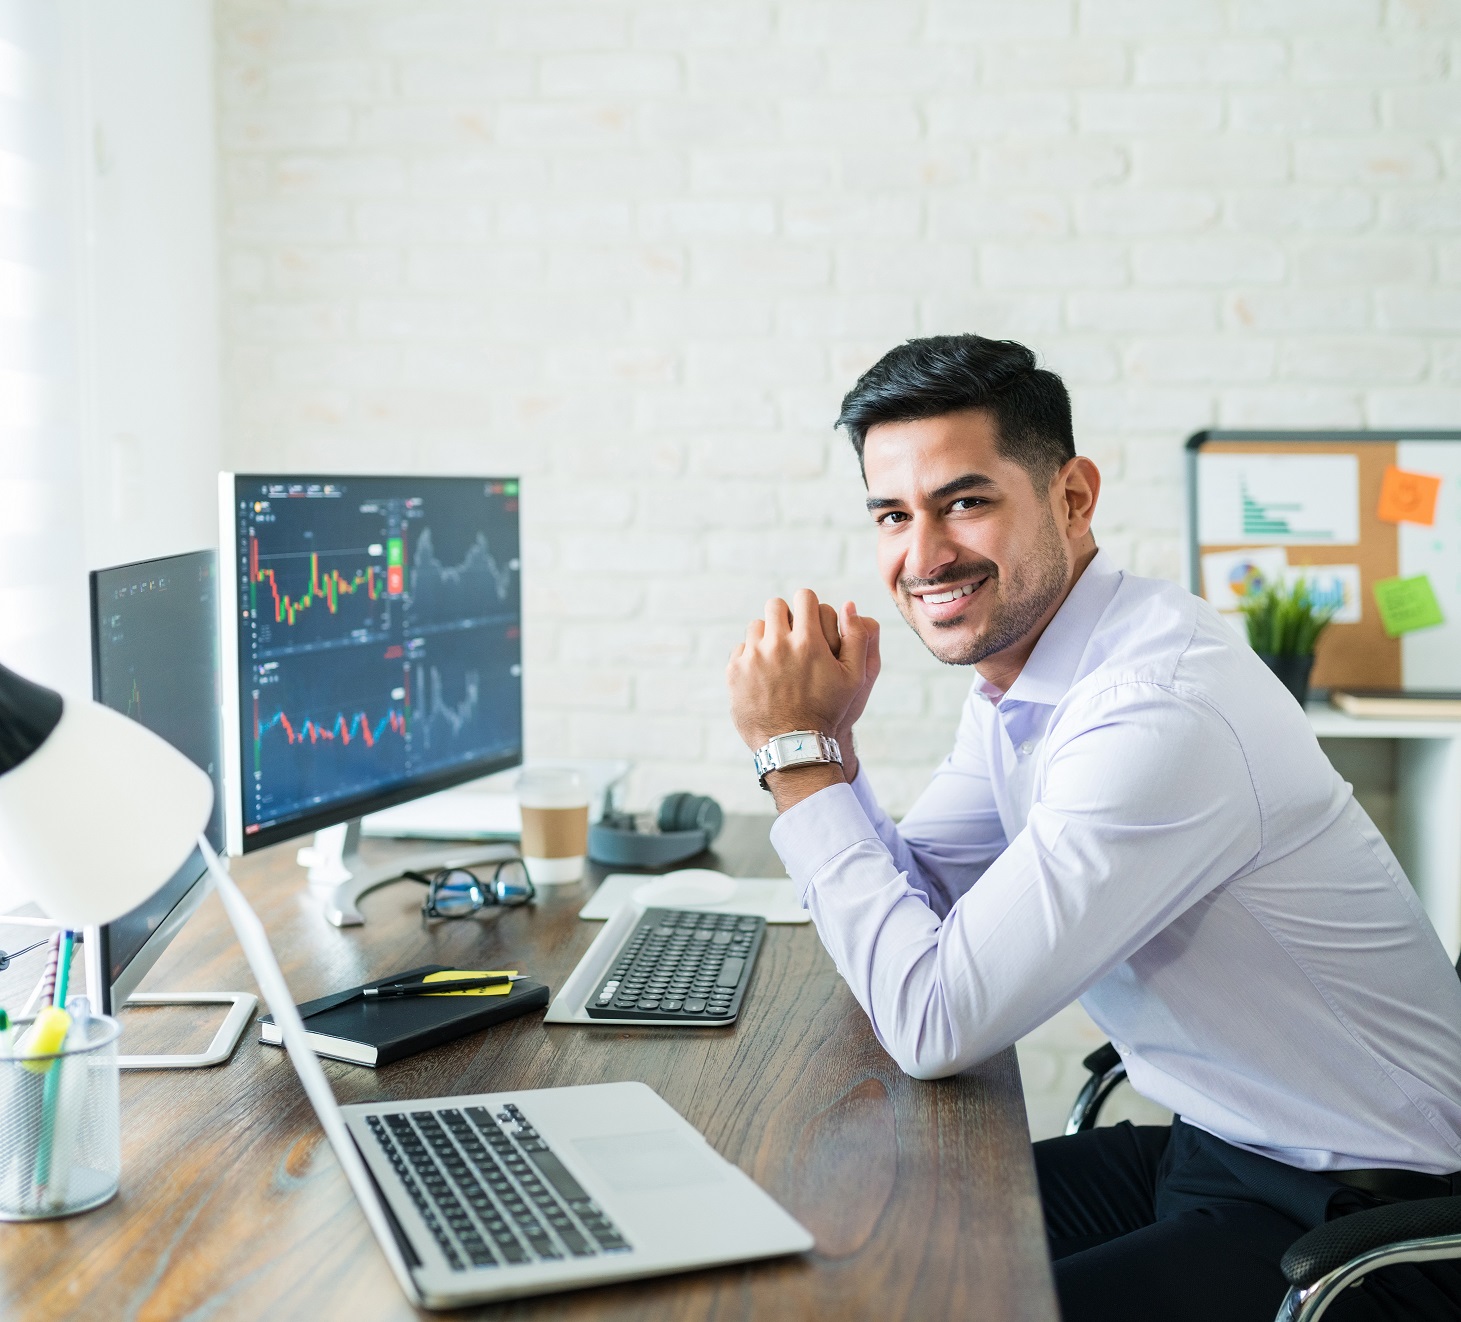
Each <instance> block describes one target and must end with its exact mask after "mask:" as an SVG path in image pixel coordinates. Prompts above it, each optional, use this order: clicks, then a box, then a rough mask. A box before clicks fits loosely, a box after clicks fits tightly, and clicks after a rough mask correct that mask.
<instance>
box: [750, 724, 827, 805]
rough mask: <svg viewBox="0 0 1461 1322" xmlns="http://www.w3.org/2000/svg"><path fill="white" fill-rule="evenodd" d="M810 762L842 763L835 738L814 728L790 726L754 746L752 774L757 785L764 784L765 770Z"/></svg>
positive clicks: (779, 769) (764, 785)
mask: <svg viewBox="0 0 1461 1322" xmlns="http://www.w3.org/2000/svg"><path fill="white" fill-rule="evenodd" d="M813 762H835V763H837V765H838V766H839V767H840V766H841V765H842V750H841V749H840V748H838V747H837V741H836V740H835V739H832V738H830V737H829V736H827V735H825V734H820V733H818V732H817V731H816V730H793V731H792V732H791V733H790V734H778V735H776V736H775V737H774V738H772V739H770V740H769V741H768V742H766V743H764V744H762V745H761V747H760V748H758V749H757V750H756V775H757V776H759V777H760V779H761V788H762V789H763V790H764V789H765V788H766V774H767V772H770V771H781V770H784V769H785V768H786V767H801V766H806V765H808V764H809V763H813Z"/></svg>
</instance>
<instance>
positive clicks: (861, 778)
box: [847, 759, 883, 824]
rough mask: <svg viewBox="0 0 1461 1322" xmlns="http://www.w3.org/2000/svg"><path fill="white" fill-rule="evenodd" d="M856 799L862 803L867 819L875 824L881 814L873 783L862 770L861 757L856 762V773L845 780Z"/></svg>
mask: <svg viewBox="0 0 1461 1322" xmlns="http://www.w3.org/2000/svg"><path fill="white" fill-rule="evenodd" d="M847 783H848V785H849V787H850V788H851V790H852V792H853V794H855V795H856V796H857V801H858V802H859V803H860V804H862V810H863V812H865V813H866V814H867V819H868V821H870V822H872V823H874V824H876V822H877V820H878V818H879V817H881V816H882V815H883V810H882V807H881V805H880V804H879V803H878V796H877V795H876V794H874V793H873V783H872V781H870V780H869V779H868V778H867V772H866V771H864V770H863V766H862V761H861V759H859V760H858V763H857V775H855V776H854V777H853V778H852V779H851V780H850V781H848V782H847Z"/></svg>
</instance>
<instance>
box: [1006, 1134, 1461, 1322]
mask: <svg viewBox="0 0 1461 1322" xmlns="http://www.w3.org/2000/svg"><path fill="white" fill-rule="evenodd" d="M1035 1173H1036V1176H1037V1178H1038V1179H1039V1183H1040V1199H1041V1202H1042V1204H1043V1205H1044V1209H1045V1228H1046V1232H1047V1233H1048V1235H1049V1237H1050V1256H1051V1257H1052V1258H1053V1259H1054V1263H1055V1285H1056V1291H1057V1293H1058V1294H1059V1296H1060V1307H1061V1313H1062V1315H1063V1317H1064V1319H1065V1322H1209V1320H1210V1322H1273V1318H1274V1316H1275V1314H1277V1312H1278V1309H1279V1305H1280V1304H1281V1303H1282V1302H1283V1297H1284V1294H1285V1292H1286V1291H1287V1289H1288V1283H1287V1282H1286V1281H1285V1280H1284V1278H1283V1273H1282V1272H1281V1271H1280V1270H1279V1266H1278V1264H1279V1260H1280V1259H1281V1258H1282V1257H1283V1255H1284V1252H1285V1250H1286V1249H1287V1248H1288V1247H1289V1245H1290V1244H1292V1243H1293V1242H1294V1240H1296V1239H1298V1237H1299V1236H1300V1235H1302V1234H1303V1233H1304V1232H1305V1231H1306V1230H1312V1229H1313V1228H1314V1227H1315V1226H1317V1225H1321V1224H1323V1223H1324V1222H1325V1221H1327V1220H1332V1219H1333V1218H1334V1217H1335V1216H1343V1215H1345V1214H1346V1213H1349V1212H1357V1211H1361V1210H1363V1209H1364V1208H1367V1207H1375V1206H1378V1205H1379V1200H1378V1199H1374V1198H1371V1197H1370V1196H1369V1195H1367V1194H1362V1193H1359V1192H1357V1191H1356V1190H1353V1189H1349V1188H1347V1187H1346V1186H1344V1185H1341V1184H1338V1183H1336V1182H1335V1181H1333V1180H1330V1179H1328V1178H1326V1177H1325V1176H1323V1175H1320V1174H1315V1173H1313V1172H1310V1171H1301V1170H1297V1169H1295V1168H1294V1167H1292V1166H1285V1165H1284V1164H1283V1163H1282V1162H1277V1161H1270V1160H1269V1159H1268V1158H1266V1157H1259V1156H1255V1155H1254V1154H1253V1153H1251V1152H1244V1151H1242V1149H1240V1148H1235V1147H1233V1146H1232V1145H1231V1144H1229V1143H1224V1142H1223V1141H1222V1140H1221V1139H1217V1138H1214V1137H1213V1136H1212V1135H1211V1134H1208V1133H1205V1132H1204V1131H1202V1130H1200V1129H1195V1128H1193V1127H1192V1126H1191V1125H1186V1124H1183V1123H1182V1121H1181V1120H1180V1119H1179V1120H1177V1121H1176V1122H1175V1123H1174V1124H1173V1125H1172V1127H1171V1128H1170V1129H1168V1128H1165V1127H1162V1126H1155V1125H1143V1126H1135V1125H1132V1124H1129V1123H1124V1124H1119V1125H1113V1126H1111V1127H1109V1128H1105V1129H1093V1130H1089V1131H1087V1132H1086V1133H1084V1134H1075V1135H1072V1136H1071V1137H1069V1138H1052V1139H1047V1140H1045V1141H1044V1142H1042V1143H1036V1144H1035ZM1324 1317H1325V1322H1456V1320H1457V1319H1461V1265H1458V1264H1457V1263H1452V1262H1446V1263H1434V1264H1427V1265H1426V1266H1424V1267H1417V1266H1411V1265H1400V1266H1395V1267H1387V1268H1384V1269H1383V1270H1381V1271H1377V1272H1372V1273H1371V1274H1370V1276H1369V1277H1367V1278H1366V1280H1365V1283H1364V1284H1363V1285H1362V1286H1360V1287H1359V1288H1357V1289H1353V1290H1346V1291H1345V1292H1344V1296H1343V1298H1341V1299H1339V1300H1337V1301H1336V1302H1335V1303H1334V1305H1333V1306H1332V1307H1331V1308H1330V1309H1329V1310H1328V1312H1326V1313H1325V1315H1324Z"/></svg>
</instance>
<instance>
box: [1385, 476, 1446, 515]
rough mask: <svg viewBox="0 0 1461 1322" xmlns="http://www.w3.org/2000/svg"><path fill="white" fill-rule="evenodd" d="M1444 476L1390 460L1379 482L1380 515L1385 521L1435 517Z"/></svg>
mask: <svg viewBox="0 0 1461 1322" xmlns="http://www.w3.org/2000/svg"><path fill="white" fill-rule="evenodd" d="M1440 491H1441V479H1440V478H1438V477H1432V476H1431V475H1430V474H1429V473H1412V472H1410V471H1409V470H1408V469H1404V468H1396V467H1395V465H1394V464H1391V465H1390V467H1389V468H1387V469H1386V470H1385V480H1384V481H1383V482H1381V483H1380V508H1379V510H1378V511H1377V513H1378V514H1379V517H1380V518H1382V519H1384V520H1385V522H1386V523H1423V524H1425V525H1426V526H1427V527H1429V526H1430V525H1431V524H1433V523H1434V522H1435V521H1436V497H1437V496H1438V495H1439V494H1440Z"/></svg>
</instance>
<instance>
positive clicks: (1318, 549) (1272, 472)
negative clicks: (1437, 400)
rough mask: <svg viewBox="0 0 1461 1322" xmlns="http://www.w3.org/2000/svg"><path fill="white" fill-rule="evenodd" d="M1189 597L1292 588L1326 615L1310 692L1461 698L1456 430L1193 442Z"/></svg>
mask: <svg viewBox="0 0 1461 1322" xmlns="http://www.w3.org/2000/svg"><path fill="white" fill-rule="evenodd" d="M1187 506H1188V536H1189V550H1190V556H1189V564H1190V574H1191V587H1192V590H1193V591H1194V592H1196V593H1197V594H1199V595H1200V596H1204V597H1206V598H1207V599H1208V600H1209V601H1211V602H1212V603H1213V604H1214V605H1215V606H1216V607H1217V608H1218V609H1219V610H1220V611H1223V612H1224V613H1225V614H1231V618H1232V619H1233V620H1234V622H1235V624H1237V625H1241V616H1239V615H1237V614H1236V612H1237V609H1238V605H1239V603H1240V601H1241V599H1242V597H1243V595H1244V593H1245V592H1247V591H1251V590H1254V589H1255V588H1256V587H1258V586H1261V585H1262V584H1263V583H1265V582H1269V581H1273V580H1275V579H1278V578H1283V579H1285V580H1287V581H1290V582H1292V581H1293V580H1295V579H1297V578H1303V579H1304V580H1305V581H1306V582H1307V583H1308V584H1309V585H1310V589H1311V591H1313V592H1314V593H1315V594H1316V595H1317V596H1318V597H1319V598H1320V599H1321V600H1324V601H1329V602H1332V603H1333V604H1334V605H1335V606H1336V607H1337V613H1336V615H1335V617H1334V621H1333V622H1332V623H1331V624H1330V625H1329V627H1328V628H1327V629H1326V630H1325V631H1324V634H1323V635H1322V637H1321V638H1320V641H1319V646H1318V649H1317V651H1316V654H1315V658H1314V674H1313V679H1312V682H1313V684H1314V686H1315V687H1316V688H1320V689H1331V688H1347V689H1380V690H1392V691H1442V692H1457V691H1461V431H1456V432H1436V431H1431V432H1426V431H1419V432H1417V431H1407V432H1389V431H1387V432H1377V431H1371V432H1285V431H1265V432H1257V431H1203V432H1198V433H1197V434H1196V435H1195V436H1193V437H1191V438H1190V439H1189V440H1188V442H1187Z"/></svg>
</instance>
